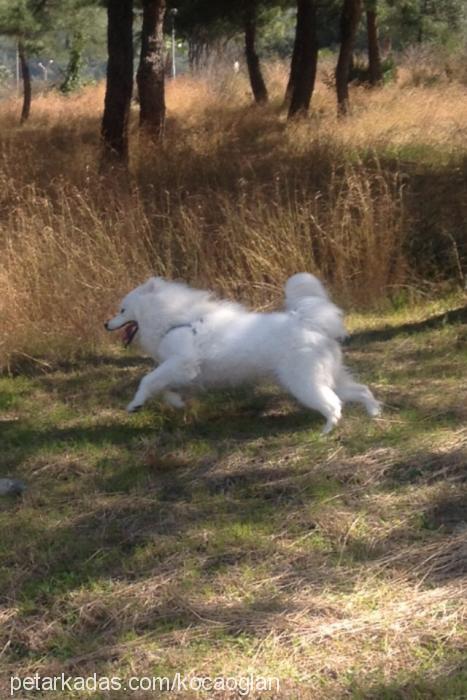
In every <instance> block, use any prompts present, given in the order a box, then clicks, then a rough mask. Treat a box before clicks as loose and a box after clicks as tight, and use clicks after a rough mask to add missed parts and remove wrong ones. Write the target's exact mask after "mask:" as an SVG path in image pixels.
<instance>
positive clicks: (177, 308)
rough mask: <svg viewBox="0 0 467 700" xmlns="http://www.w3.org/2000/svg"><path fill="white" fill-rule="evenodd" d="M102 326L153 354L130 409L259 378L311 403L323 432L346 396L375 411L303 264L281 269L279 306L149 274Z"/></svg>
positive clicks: (331, 309) (333, 311)
mask: <svg viewBox="0 0 467 700" xmlns="http://www.w3.org/2000/svg"><path fill="white" fill-rule="evenodd" d="M104 325H105V328H106V329H107V330H108V331H115V330H117V329H123V340H124V343H125V345H127V346H128V345H130V344H131V343H132V342H133V341H134V340H136V341H137V343H138V345H139V346H140V348H141V350H143V352H144V353H146V354H148V355H150V356H151V357H152V358H153V359H154V360H155V361H156V362H157V363H158V366H157V367H156V369H154V370H153V371H152V372H149V374H147V375H146V376H145V377H143V379H142V381H141V383H140V385H139V387H138V390H137V392H136V394H135V396H134V398H133V400H132V401H131V403H130V404H129V405H128V407H127V410H128V411H130V412H132V411H137V410H138V409H140V408H141V407H142V406H143V405H144V404H145V403H146V401H147V400H148V399H150V398H152V397H153V396H157V395H159V394H163V395H164V398H165V400H166V401H167V402H168V403H169V404H171V405H172V406H174V407H177V408H182V407H183V406H184V402H183V398H182V396H181V393H183V390H184V389H188V388H190V389H192V388H200V389H202V388H210V387H225V386H233V385H238V384H242V383H245V382H252V381H258V380H260V379H266V380H272V381H274V382H276V383H277V384H279V385H280V386H281V387H283V388H284V389H285V390H286V391H288V392H289V393H290V394H292V395H293V396H294V397H295V398H296V399H297V400H298V401H299V402H300V403H302V404H303V405H304V406H306V407H307V408H311V409H313V410H315V411H319V412H320V413H321V414H322V415H323V416H324V417H325V419H326V425H325V427H324V432H325V433H327V432H329V431H330V430H332V428H333V427H334V426H335V425H336V424H337V422H338V421H339V419H340V417H341V411H342V405H343V404H344V403H345V402H347V401H357V402H359V403H362V404H363V405H364V406H365V408H366V410H367V412H368V413H369V415H370V416H377V415H379V413H380V404H379V402H378V401H376V399H375V398H374V396H373V394H372V393H371V391H370V390H369V389H368V387H366V386H365V385H363V384H357V383H356V382H355V381H354V380H353V378H352V376H351V374H350V372H349V371H348V370H347V369H346V368H345V367H344V365H343V363H342V352H341V348H340V345H339V342H338V341H339V340H340V339H342V338H344V337H345V336H346V335H347V333H346V330H345V327H344V324H343V320H342V311H341V310H340V309H338V308H337V306H335V305H334V304H333V303H332V302H331V300H330V299H329V297H328V294H327V292H326V290H325V289H324V287H323V285H322V284H321V282H320V281H319V280H318V279H317V278H316V277H314V276H313V275H310V274H308V273H306V272H302V273H299V274H296V275H293V277H290V279H289V280H288V281H287V283H286V285H285V309H284V310H283V311H278V312H273V313H256V312H252V311H249V310H248V309H246V308H245V307H244V306H241V305H240V304H236V303H233V302H230V301H222V300H219V299H216V298H215V297H214V296H213V295H212V294H211V293H210V292H208V291H202V290H198V289H193V288H191V287H189V286H188V285H186V284H183V283H180V282H171V281H168V280H165V279H162V278H161V277H151V278H150V279H149V280H148V281H147V282H145V283H144V284H142V285H141V286H139V287H137V288H136V289H134V290H133V291H131V292H130V293H129V294H128V295H127V296H126V297H125V298H124V299H123V301H122V303H121V309H120V312H119V313H118V314H117V315H116V316H114V318H112V319H110V320H109V321H106V323H105V324H104ZM179 392H180V393H179Z"/></svg>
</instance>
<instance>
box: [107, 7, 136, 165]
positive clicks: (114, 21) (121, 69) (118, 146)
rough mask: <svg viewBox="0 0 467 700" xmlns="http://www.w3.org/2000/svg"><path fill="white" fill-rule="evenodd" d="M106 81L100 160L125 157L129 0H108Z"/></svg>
mask: <svg viewBox="0 0 467 700" xmlns="http://www.w3.org/2000/svg"><path fill="white" fill-rule="evenodd" d="M107 19H108V25H107V47H108V62H107V85H106V93H105V104H104V116H103V119H102V129H101V135H102V143H103V162H104V163H107V162H121V163H123V164H126V162H127V161H128V124H129V118H130V106H131V95H132V91H133V0H108V4H107Z"/></svg>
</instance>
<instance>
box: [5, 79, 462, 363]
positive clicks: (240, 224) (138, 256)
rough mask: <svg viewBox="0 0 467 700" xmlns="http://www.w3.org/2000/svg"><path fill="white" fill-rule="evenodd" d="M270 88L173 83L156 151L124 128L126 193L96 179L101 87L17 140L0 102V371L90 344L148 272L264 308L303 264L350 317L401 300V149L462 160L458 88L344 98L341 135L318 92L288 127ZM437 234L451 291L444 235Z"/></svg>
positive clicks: (408, 264)
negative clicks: (306, 116)
mask: <svg viewBox="0 0 467 700" xmlns="http://www.w3.org/2000/svg"><path fill="white" fill-rule="evenodd" d="M284 78H285V73H284V70H283V68H282V67H281V66H280V65H272V66H270V67H269V69H268V80H269V82H270V84H271V86H272V89H273V94H274V99H273V103H272V105H271V106H270V107H269V108H267V109H265V110H257V109H255V108H252V107H251V106H250V101H249V96H248V89H247V84H246V82H245V79H244V78H243V77H235V76H230V77H229V76H227V77H225V75H224V76H223V77H222V79H220V78H219V74H218V76H217V80H216V81H213V80H212V77H211V79H210V80H208V79H206V80H204V79H197V80H194V79H191V78H180V79H179V80H178V81H177V82H176V83H175V84H170V85H169V87H168V106H169V123H168V126H167V134H166V140H165V143H164V144H163V145H162V146H161V148H160V149H159V150H157V151H154V150H150V149H149V146H148V144H147V143H145V142H144V141H143V140H140V139H139V137H138V134H137V128H136V124H135V125H134V126H133V127H132V145H133V146H132V163H131V175H130V177H129V178H128V179H127V180H124V181H123V180H121V179H118V178H116V177H115V178H112V177H107V178H103V177H102V176H100V175H99V174H98V172H97V167H96V162H97V158H98V150H99V144H98V133H99V118H100V112H101V107H102V100H103V88H102V86H99V87H96V88H89V89H88V90H86V91H84V92H82V93H80V94H79V95H77V96H75V97H71V98H64V97H60V96H58V95H52V94H51V95H47V96H41V97H38V98H37V99H36V100H35V102H34V105H33V116H32V119H31V121H30V123H29V124H28V125H26V126H25V127H23V128H21V129H20V128H19V127H18V126H17V125H16V118H17V112H18V108H19V105H18V101H17V100H12V101H9V102H8V101H7V102H3V103H2V104H1V106H0V124H1V134H2V136H1V142H0V162H1V165H0V207H1V216H0V250H1V266H0V299H1V302H0V313H1V315H2V325H3V329H4V331H5V333H4V334H2V340H1V341H0V364H1V365H3V366H5V365H8V364H9V363H11V362H14V361H15V359H17V358H18V357H20V356H21V355H22V354H26V355H38V354H44V353H46V354H48V355H52V356H53V355H54V348H55V350H56V353H57V354H60V355H61V356H63V355H64V354H68V353H73V352H76V349H77V348H79V349H80V350H83V349H89V348H91V347H94V346H95V345H96V344H100V343H102V342H103V335H102V333H101V331H100V326H101V321H102V319H103V318H104V317H105V316H106V314H107V313H108V312H109V311H110V310H111V309H112V308H113V306H114V303H115V302H116V300H117V299H118V297H119V296H120V295H121V294H122V293H123V292H124V291H125V290H127V289H128V288H129V287H131V286H132V285H134V284H135V283H137V282H140V281H141V280H142V279H143V278H144V277H145V275H147V274H149V273H150V272H156V273H158V274H163V275H167V276H170V277H182V278H184V279H186V280H188V281H190V282H192V283H195V284H201V285H207V286H211V287H213V288H215V289H216V290H218V291H220V292H222V293H226V294H229V295H235V296H237V297H238V296H240V297H241V298H244V299H248V300H249V301H251V302H252V303H254V304H256V305H257V306H262V307H265V306H266V307H267V306H269V305H270V304H271V303H274V302H276V301H277V300H278V299H280V294H281V292H280V287H281V284H282V282H283V281H284V279H285V278H286V276H287V275H289V274H290V273H293V272H295V271H297V270H299V269H308V270H311V271H315V272H317V273H318V274H320V275H321V276H323V277H324V278H326V280H327V281H328V283H330V284H331V285H332V287H333V290H334V293H335V294H336V295H337V298H338V299H339V300H340V301H343V302H344V303H345V304H346V305H347V307H350V306H352V305H358V306H370V307H374V306H377V305H378V304H380V303H381V302H382V301H384V300H387V299H388V297H390V296H393V295H394V294H399V291H400V290H402V289H407V286H409V287H413V285H414V280H415V278H414V276H413V269H411V268H413V259H410V257H409V253H408V246H407V237H408V235H409V233H410V232H411V227H412V228H413V225H414V224H413V217H412V215H411V214H408V213H407V202H406V194H405V193H406V190H407V173H406V172H405V166H404V168H402V169H401V167H399V165H398V164H397V163H398V161H399V160H400V149H403V148H405V147H410V149H411V150H412V151H413V150H414V149H415V151H417V149H418V150H419V151H423V153H422V156H421V157H422V160H423V157H424V153H425V151H426V149H435V150H436V149H438V151H439V152H440V153H441V154H442V158H444V159H445V158H446V157H449V156H450V154H452V153H453V152H457V155H459V150H460V149H464V145H463V144H464V143H465V136H466V128H467V127H466V126H465V119H464V113H465V109H466V106H467V104H466V101H467V98H466V96H465V91H464V92H462V91H461V89H460V88H459V87H456V86H450V87H449V88H448V89H446V88H445V87H443V88H442V90H441V89H436V88H433V89H427V88H420V89H410V90H409V89H406V90H404V89H401V88H400V87H399V86H397V85H394V86H391V87H389V88H387V89H384V90H381V91H376V92H374V93H370V92H368V91H365V90H355V91H354V94H353V104H354V114H353V116H352V117H351V119H349V120H348V121H347V122H344V123H338V122H337V120H336V118H335V108H334V96H333V95H332V92H331V91H330V90H329V88H327V87H326V86H325V85H324V84H323V83H320V84H319V85H318V88H317V92H316V95H315V98H314V112H313V115H312V118H311V119H310V120H309V122H307V123H300V124H296V125H292V126H286V124H285V120H284V115H283V114H281V113H280V111H279V109H278V104H279V99H280V95H281V93H282V89H283V82H284ZM424 149H425V150H424ZM392 151H394V152H397V153H399V155H397V156H396V157H395V160H394V162H392V163H391V164H390V165H389V166H388V165H387V164H382V163H383V162H384V158H383V156H382V154H384V153H388V152H392ZM368 154H371V155H368ZM417 157H418V156H417ZM427 187H428V190H427V192H428V196H429V197H430V194H429V192H430V188H433V187H434V186H433V185H431V184H429V185H427ZM459 206H461V205H459ZM440 216H441V215H440ZM441 218H442V217H441ZM443 222H444V220H442V221H441V220H440V222H439V226H438V223H436V226H438V228H437V229H436V230H438V229H442V231H443V232H444V231H445V224H444V223H443ZM446 236H447V237H448V236H450V237H451V238H449V240H448V238H447V239H446V244H445V246H444V248H449V250H450V249H451V248H452V250H453V253H452V255H451V253H449V255H448V257H449V260H448V263H449V264H451V262H452V261H451V257H452V258H453V259H454V258H455V257H456V255H457V258H456V261H454V262H452V265H451V266H454V268H455V273H454V274H456V273H457V276H458V278H459V277H460V276H462V274H463V273H462V261H459V254H458V244H457V242H456V240H457V238H456V236H457V234H453V233H452V232H451V231H450V230H449V231H448V230H447V231H446ZM455 239H456V240H455ZM431 255H432V252H431V248H430V249H429V250H428V252H427V253H426V258H427V262H428V263H430V264H431V257H430V256H431ZM446 255H447V254H446ZM418 262H420V261H419V260H418V259H417V263H418ZM420 267H422V265H421V266H420ZM419 272H420V271H419V270H417V274H418V275H419ZM432 272H433V267H431V268H430V273H432ZM449 272H450V271H448V273H449ZM435 274H436V273H435Z"/></svg>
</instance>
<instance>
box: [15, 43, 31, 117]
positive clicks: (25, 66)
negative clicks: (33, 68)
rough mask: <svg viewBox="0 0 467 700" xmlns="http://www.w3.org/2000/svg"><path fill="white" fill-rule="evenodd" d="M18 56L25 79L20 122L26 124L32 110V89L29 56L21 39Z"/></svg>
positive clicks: (23, 78) (22, 76)
mask: <svg viewBox="0 0 467 700" xmlns="http://www.w3.org/2000/svg"><path fill="white" fill-rule="evenodd" d="M18 58H19V63H20V66H21V78H22V80H23V107H22V109H21V118H20V124H24V122H25V121H26V120H27V119H29V114H30V112H31V99H32V89H31V72H30V70H29V63H28V58H27V55H26V49H25V46H24V43H23V42H22V41H21V39H20V40H19V41H18Z"/></svg>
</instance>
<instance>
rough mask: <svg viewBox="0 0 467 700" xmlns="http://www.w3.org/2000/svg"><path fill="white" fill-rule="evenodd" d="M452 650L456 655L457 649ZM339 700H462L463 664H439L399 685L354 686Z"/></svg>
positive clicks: (466, 669) (466, 673)
mask: <svg viewBox="0 0 467 700" xmlns="http://www.w3.org/2000/svg"><path fill="white" fill-rule="evenodd" d="M452 651H453V654H454V655H455V656H459V653H458V652H459V650H456V649H453V650H452ZM456 652H457V654H456ZM341 697H342V698H349V697H350V698H351V700H462V698H466V697H467V662H466V661H465V660H464V661H462V660H458V661H457V663H450V664H447V663H444V664H439V665H438V666H437V667H435V668H434V669H433V668H430V669H429V672H425V673H423V672H421V671H420V672H418V673H417V672H415V673H413V674H412V675H411V677H409V678H407V679H405V680H403V681H400V682H396V681H395V682H388V683H384V682H383V683H376V684H374V685H370V686H368V687H365V685H358V686H357V687H353V688H352V689H351V690H350V692H349V691H346V692H345V693H344V694H343V695H342V696H341Z"/></svg>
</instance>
